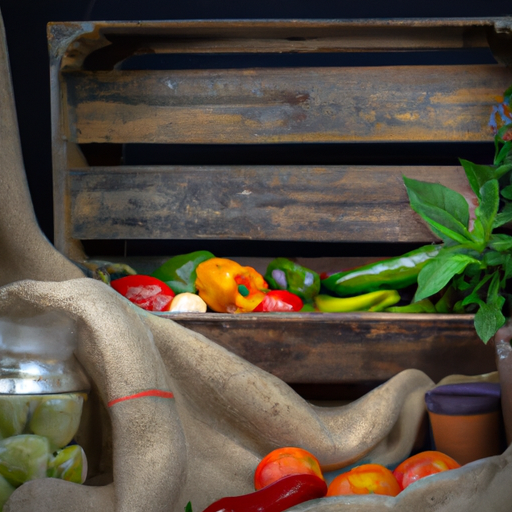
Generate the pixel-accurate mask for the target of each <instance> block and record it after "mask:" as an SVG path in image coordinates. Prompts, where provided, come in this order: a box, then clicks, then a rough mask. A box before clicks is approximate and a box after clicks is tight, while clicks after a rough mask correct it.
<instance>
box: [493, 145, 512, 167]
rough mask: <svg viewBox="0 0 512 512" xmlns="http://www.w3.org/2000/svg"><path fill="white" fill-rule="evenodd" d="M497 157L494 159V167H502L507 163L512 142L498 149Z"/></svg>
mask: <svg viewBox="0 0 512 512" xmlns="http://www.w3.org/2000/svg"><path fill="white" fill-rule="evenodd" d="M496 149H497V151H496V156H495V157H494V165H500V164H501V163H503V162H504V161H505V159H506V158H507V156H508V153H509V151H510V150H511V149H512V141H507V142H505V144H503V146H502V147H501V148H499V146H498V147H497V148H496Z"/></svg>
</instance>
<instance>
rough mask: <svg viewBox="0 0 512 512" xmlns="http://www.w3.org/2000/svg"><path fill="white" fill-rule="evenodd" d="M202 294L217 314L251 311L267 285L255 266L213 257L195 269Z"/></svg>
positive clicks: (197, 285) (197, 286)
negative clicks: (244, 265) (243, 265)
mask: <svg viewBox="0 0 512 512" xmlns="http://www.w3.org/2000/svg"><path fill="white" fill-rule="evenodd" d="M196 273H197V279H196V288H197V290H198V292H199V296H200V297H201V298H202V299H203V300H204V301H205V302H206V304H208V306H209V307H210V308H211V309H213V310H214V311H217V312H218V313H249V312H251V311H252V310H253V309H254V308H255V307H256V306H257V305H258V304H259V303H260V302H261V301H262V300H263V299H264V298H265V292H266V291H267V290H268V284H267V283H266V281H265V279H263V276H262V275H261V274H259V273H258V272H256V270H254V269H253V268H252V267H242V266H241V265H239V264H238V263H237V262H236V261H233V260H228V259H225V258H211V259H209V260H206V261H203V262H202V263H200V264H199V265H198V266H197V269H196Z"/></svg>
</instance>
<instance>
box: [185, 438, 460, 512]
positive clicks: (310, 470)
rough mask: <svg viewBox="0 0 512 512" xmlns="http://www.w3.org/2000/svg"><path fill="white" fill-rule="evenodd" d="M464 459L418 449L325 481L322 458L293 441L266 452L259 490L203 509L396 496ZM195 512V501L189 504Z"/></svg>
mask: <svg viewBox="0 0 512 512" xmlns="http://www.w3.org/2000/svg"><path fill="white" fill-rule="evenodd" d="M459 467H460V464H459V463H458V462H456V461H455V460H453V459H452V458H451V457H448V456H447V455H445V454H443V453H441V452H437V451H426V452H420V453H417V454H416V455H413V456H412V457H409V458H408V459H406V460H404V461H403V462H402V463H401V464H400V465H399V466H398V467H397V468H396V469H395V470H394V471H391V470H389V469H388V468H386V467H385V466H382V465H381V464H362V465H360V466H356V467H354V468H352V469H350V470H347V471H345V472H343V473H341V474H339V475H338V476H336V477H335V478H334V479H333V480H332V481H331V483H330V484H329V485H327V483H326V481H325V478H324V474H323V473H322V469H321V467H320V463H319V462H318V459H317V458H316V457H315V456H314V455H313V454H312V453H310V452H308V451H307V450H304V449H302V448H297V447H293V446H287V447H284V448H278V449H276V450H274V451H272V452H270V453H269V454H268V455H266V456H265V457H264V458H263V459H262V460H261V461H260V462H259V464H258V466H257V467H256V470H255V472H254V488H255V489H256V492H253V493H249V494H244V495H241V496H229V497H225V498H221V499H220V500H218V501H216V502H214V503H212V504H211V505H209V506H208V507H207V508H206V509H204V511H203V512H283V511H284V510H287V509H288V508H290V507H292V506H294V505H298V504H300V503H304V502H306V501H310V500H313V499H318V498H324V497H329V496H344V495H358V494H381V495H385V496H397V495H398V494H399V493H400V492H402V491H403V490H404V489H405V488H406V487H408V486H409V485H411V484H413V483H414V482H416V481H417V480H420V479H422V478H425V477H428V476H430V475H434V474H436V473H441V472H443V471H448V470H451V469H456V468H459ZM185 512H192V503H191V502H189V503H188V504H187V506H186V507H185Z"/></svg>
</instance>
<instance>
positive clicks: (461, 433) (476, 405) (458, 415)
mask: <svg viewBox="0 0 512 512" xmlns="http://www.w3.org/2000/svg"><path fill="white" fill-rule="evenodd" d="M500 401H501V389H500V385H499V384H497V383H491V382H468V383H461V384H447V385H443V386H437V387H435V388H433V389H431V390H430V391H428V392H427V393H426V394H425V403H426V405H427V410H428V414H429V419H430V424H431V428H432V435H433V440H434V444H435V449H436V450H438V451H440V452H443V453H445V454H446V455H449V456H450V457H452V458H454V459H455V460H456V461H457V462H458V463H459V464H461V465H463V464H466V463H468V462H472V461H474V460H478V459H483V458H485V457H490V456H492V455H499V454H500V453H501V452H502V451H503V449H504V435H503V419H502V414H501V406H500Z"/></svg>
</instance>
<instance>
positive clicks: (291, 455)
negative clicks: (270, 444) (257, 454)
mask: <svg viewBox="0 0 512 512" xmlns="http://www.w3.org/2000/svg"><path fill="white" fill-rule="evenodd" d="M303 474H304V475H316V476H317V477H319V478H321V479H322V480H324V476H323V474H322V470H321V469H320V463H319V462H318V460H317V458H316V457H315V456H314V455H313V454H311V453H309V452H308V451H307V450H303V449H302V448H295V447H292V446H287V447H284V448H278V449H277V450H274V451H272V452H270V453H269V454H268V455H266V456H265V457H264V458H263V459H262V460H261V462H260V463H259V464H258V467H257V468H256V471H255V473H254V488H255V489H256V490H257V491H258V490H259V489H262V488H263V487H266V486H267V485H270V484H271V483H273V482H276V481H277V480H279V479H280V478H283V477H285V476H288V475H303Z"/></svg>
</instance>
